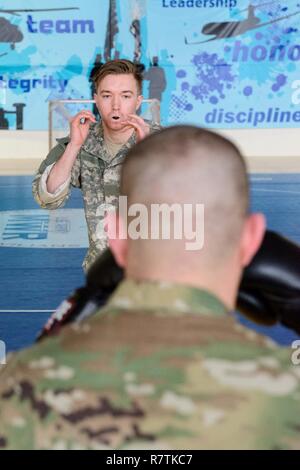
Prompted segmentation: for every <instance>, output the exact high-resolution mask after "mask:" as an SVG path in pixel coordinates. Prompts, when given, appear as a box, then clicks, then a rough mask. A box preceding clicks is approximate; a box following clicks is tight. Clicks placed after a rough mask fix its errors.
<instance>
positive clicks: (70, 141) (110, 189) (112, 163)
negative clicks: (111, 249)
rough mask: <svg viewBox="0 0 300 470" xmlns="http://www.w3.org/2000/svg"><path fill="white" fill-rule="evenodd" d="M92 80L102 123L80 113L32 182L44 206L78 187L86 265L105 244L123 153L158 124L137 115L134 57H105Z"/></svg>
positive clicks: (138, 90) (50, 206) (62, 199)
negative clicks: (86, 243) (108, 213)
mask: <svg viewBox="0 0 300 470" xmlns="http://www.w3.org/2000/svg"><path fill="white" fill-rule="evenodd" d="M93 80H94V82H95V89H96V90H97V93H95V95H94V98H95V101H96V105H97V107H98V109H99V112H100V115H101V118H102V120H101V122H100V123H96V121H95V117H94V115H93V114H92V113H91V112H89V111H82V112H80V113H78V114H77V115H76V116H75V117H74V118H73V120H72V122H71V132H70V136H69V137H65V138H63V139H58V144H57V145H56V146H55V147H54V148H53V149H52V150H51V152H50V153H49V155H48V156H47V158H46V159H45V160H44V161H43V162H42V164H41V165H40V167H39V170H38V172H37V174H36V176H35V178H34V181H33V185H32V189H33V195H34V198H35V200H36V201H37V203H38V204H39V205H40V206H41V207H42V208H45V209H57V208H58V207H61V206H62V205H63V204H64V203H65V202H66V200H67V199H68V197H69V195H70V190H71V186H73V187H77V188H81V190H82V194H83V199H84V209H85V217H86V221H87V227H88V236H89V250H88V253H87V255H86V257H85V260H84V263H83V267H84V269H85V270H87V269H88V268H89V266H90V265H91V264H92V263H93V261H94V260H95V258H96V257H97V256H98V255H99V254H100V253H101V252H102V251H103V250H104V249H105V248H106V246H107V240H106V236H105V232H104V230H103V219H104V208H105V207H109V206H110V205H112V206H115V207H117V202H118V195H119V179H120V169H121V165H122V162H123V160H124V156H125V155H126V153H127V152H128V149H129V148H131V147H132V146H133V145H134V144H135V143H136V142H137V141H139V140H141V139H143V138H144V137H145V136H146V135H147V134H148V133H151V132H154V131H155V130H158V129H159V126H158V125H155V124H150V123H149V122H145V121H144V120H143V119H142V118H140V117H138V116H137V115H136V114H135V113H136V111H137V109H138V108H139V106H140V104H141V101H142V96H141V87H142V76H141V74H140V73H139V72H138V71H137V69H136V67H135V65H134V64H133V63H132V62H130V61H127V60H113V61H110V62H107V63H106V64H105V65H104V66H102V67H101V68H100V69H99V70H98V71H97V72H96V73H95V74H94V77H93ZM83 121H84V122H83Z"/></svg>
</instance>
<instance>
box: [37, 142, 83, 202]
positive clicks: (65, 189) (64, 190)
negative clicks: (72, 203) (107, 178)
mask: <svg viewBox="0 0 300 470" xmlns="http://www.w3.org/2000/svg"><path fill="white" fill-rule="evenodd" d="M68 142H69V139H68V138H67V137H65V138H63V139H59V140H58V144H57V145H56V146H55V147H54V148H53V149H52V150H51V151H50V153H49V154H48V156H47V157H46V158H45V160H44V161H43V162H42V163H41V165H40V167H39V169H38V171H37V173H36V175H35V177H34V180H33V182H32V193H33V197H34V199H35V200H36V202H37V203H38V204H39V206H41V207H42V208H43V209H57V208H58V207H62V206H63V205H64V204H65V202H66V201H67V199H68V198H69V196H70V192H71V188H70V186H71V185H72V186H74V187H77V188H80V186H81V185H80V160H79V156H78V157H77V158H76V160H75V163H74V165H73V168H72V173H71V177H70V178H69V179H68V180H66V181H65V182H64V183H63V184H62V185H61V186H60V187H59V188H58V189H57V190H56V192H55V193H54V194H50V193H48V192H47V188H46V181H47V178H48V175H49V173H50V171H51V169H52V167H53V166H54V165H55V163H56V162H57V161H58V160H59V159H60V157H61V156H62V155H63V153H64V151H65V148H66V146H67V144H68Z"/></svg>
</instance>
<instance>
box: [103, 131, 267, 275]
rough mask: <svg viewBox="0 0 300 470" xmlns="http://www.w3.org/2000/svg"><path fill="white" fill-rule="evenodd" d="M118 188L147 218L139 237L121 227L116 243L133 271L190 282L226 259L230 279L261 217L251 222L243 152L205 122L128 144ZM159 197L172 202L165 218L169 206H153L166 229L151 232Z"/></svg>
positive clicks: (256, 239) (249, 252)
mask: <svg viewBox="0 0 300 470" xmlns="http://www.w3.org/2000/svg"><path fill="white" fill-rule="evenodd" d="M121 194H122V195H123V196H126V197H127V202H128V207H129V210H130V208H137V206H133V204H142V205H143V206H144V207H145V208H147V211H148V216H149V217H148V226H147V227H146V229H145V230H144V231H143V230H140V232H141V233H143V234H144V237H138V236H134V237H132V236H131V233H130V230H129V231H128V240H127V241H126V244H127V245H126V249H125V248H123V253H125V254H126V256H125V258H126V260H125V259H123V261H122V259H121V264H123V265H125V267H127V272H129V275H131V276H133V277H141V276H143V277H147V278H156V277H158V276H159V277H162V278H165V280H177V281H179V282H187V283H193V284H197V280H201V277H205V279H206V280H207V284H210V282H211V279H212V278H214V279H217V278H218V273H221V274H220V276H219V277H222V276H224V272H225V271H226V270H228V268H229V267H230V269H231V271H232V275H233V277H234V279H235V284H236V283H237V282H238V279H236V278H238V277H239V275H240V272H241V269H242V268H243V266H244V265H245V264H247V263H248V262H249V261H250V259H251V257H252V256H253V254H254V252H255V251H256V249H257V248H258V246H259V243H260V240H261V237H262V235H263V230H264V224H263V220H262V217H260V218H259V223H257V217H256V218H253V216H252V217H251V218H250V217H249V216H248V207H249V189H248V179H247V172H246V165H245V162H244V159H243V157H242V156H241V154H240V152H239V150H238V149H237V147H236V146H235V145H234V144H233V143H232V142H230V141H229V140H227V139H225V138H224V137H222V136H220V135H218V134H216V133H214V132H211V131H208V130H205V129H201V128H197V127H194V126H174V127H169V128H166V129H164V130H163V131H161V132H159V133H156V134H153V135H151V136H149V137H148V138H146V139H144V140H143V141H142V142H140V143H139V144H138V145H136V146H135V147H134V148H132V149H131V150H130V152H129V153H128V155H127V157H126V159H125V162H124V165H123V169H122V178H121ZM162 204H165V205H168V207H169V208H173V209H174V211H173V212H172V211H171V212H172V217H171V218H169V219H170V220H166V216H168V215H170V211H167V210H165V211H163V210H162V211H161V213H163V214H164V216H165V218H163V219H162V220H160V223H161V224H162V225H164V223H165V224H166V223H169V227H170V230H169V232H168V230H167V231H166V232H167V233H168V234H169V235H170V237H169V239H166V240H162V239H160V240H155V239H153V233H156V238H157V230H153V228H155V229H156V228H157V227H153V224H156V225H157V223H158V218H157V217H156V219H155V220H153V214H155V213H156V215H157V209H158V207H159V205H160V207H162V206H161V205H162ZM174 204H175V205H176V208H175V206H174ZM165 207H166V206H165ZM202 209H203V210H204V214H203V212H202ZM129 215H134V212H131V213H130V212H129ZM203 215H204V217H203ZM130 220H132V219H130V217H129V221H130ZM141 222H144V219H143V220H141ZM128 228H130V225H129V227H128ZM180 229H182V230H180ZM163 230H164V229H162V230H160V235H161V234H162V232H163ZM176 230H177V232H176ZM166 232H165V233H166ZM175 233H176V235H174V234H175ZM145 234H148V236H145ZM192 234H194V245H193V243H192V241H191V236H192ZM151 235H152V236H151ZM143 238H144V239H143ZM160 238H161V237H160ZM251 238H252V239H251ZM197 242H198V243H197ZM202 242H203V243H202ZM113 245H114V243H112V248H114V246H113ZM202 245H203V246H202ZM121 258H122V256H121ZM123 258H124V256H123ZM119 261H120V260H119ZM139 266H140V267H141V269H139ZM159 273H160V274H159ZM201 273H202V274H201ZM228 277H229V278H230V273H228ZM193 279H196V281H195V282H193ZM208 279H210V280H208ZM201 283H202V284H203V283H204V284H205V283H206V281H205V280H204V279H203V280H201V282H200V284H201Z"/></svg>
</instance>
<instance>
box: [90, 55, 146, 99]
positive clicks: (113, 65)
mask: <svg viewBox="0 0 300 470" xmlns="http://www.w3.org/2000/svg"><path fill="white" fill-rule="evenodd" d="M107 75H133V77H134V79H135V81H136V83H137V87H138V93H139V94H141V93H142V84H143V75H142V73H141V72H140V69H139V68H138V67H137V65H136V64H134V63H133V62H131V61H130V60H127V59H114V60H110V61H108V62H106V63H105V64H104V65H102V67H100V68H99V70H97V72H96V73H95V75H94V77H93V82H94V85H95V89H96V91H97V89H98V86H99V84H100V82H101V80H103V78H104V77H106V76H107Z"/></svg>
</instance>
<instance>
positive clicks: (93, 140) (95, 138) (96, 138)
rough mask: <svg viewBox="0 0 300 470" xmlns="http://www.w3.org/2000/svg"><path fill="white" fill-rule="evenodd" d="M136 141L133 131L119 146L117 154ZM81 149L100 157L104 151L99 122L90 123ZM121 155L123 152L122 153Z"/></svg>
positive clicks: (102, 135)
mask: <svg viewBox="0 0 300 470" xmlns="http://www.w3.org/2000/svg"><path fill="white" fill-rule="evenodd" d="M135 142H136V137H135V133H133V134H132V136H131V137H130V139H129V140H128V141H127V142H125V144H124V145H123V146H122V147H121V149H120V150H119V152H118V154H117V155H119V154H120V152H121V151H122V149H123V148H130V147H132V146H133V145H134V144H135ZM82 148H83V150H85V151H86V152H87V153H89V154H91V155H94V156H95V157H98V158H102V157H103V152H106V148H105V144H104V133H103V126H102V124H101V122H97V123H96V124H91V127H90V131H89V134H88V137H87V139H86V141H85V142H84V144H83V146H82ZM122 155H123V153H122Z"/></svg>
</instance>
